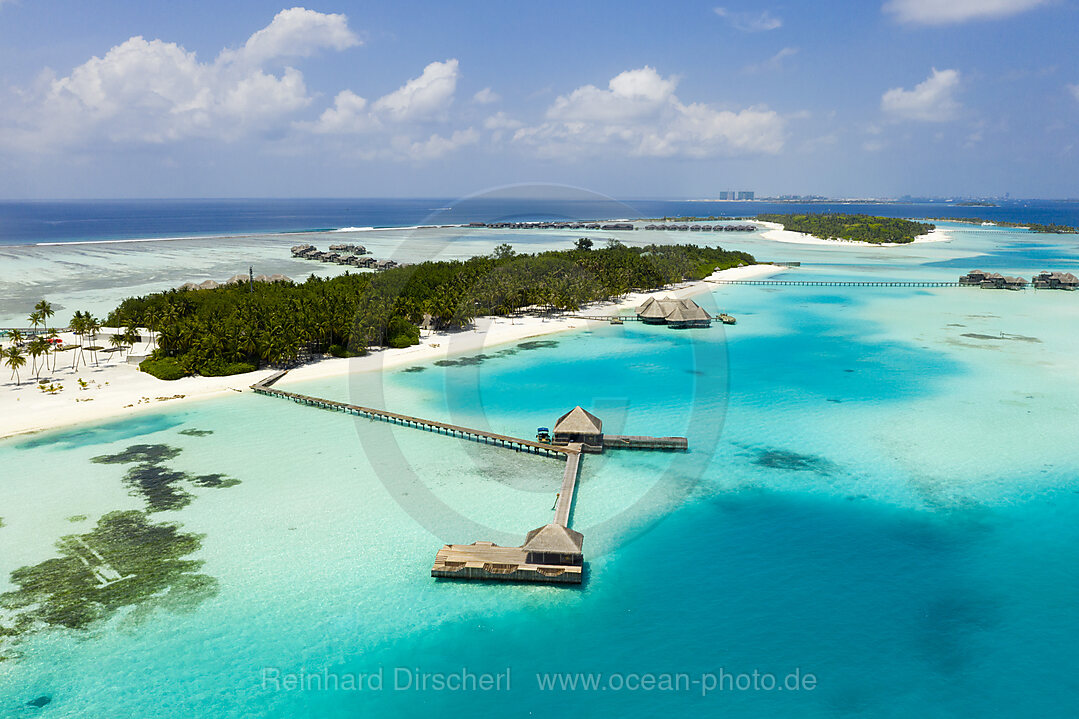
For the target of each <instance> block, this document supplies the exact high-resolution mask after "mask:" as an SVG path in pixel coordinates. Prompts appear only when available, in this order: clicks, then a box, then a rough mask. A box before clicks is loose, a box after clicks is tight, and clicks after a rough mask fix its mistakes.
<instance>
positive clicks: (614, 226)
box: [599, 222, 633, 230]
mask: <svg viewBox="0 0 1079 719" xmlns="http://www.w3.org/2000/svg"><path fill="white" fill-rule="evenodd" d="M599 229H601V230H632V229H633V224H632V223H630V222H612V223H610V224H607V225H602V226H600V228H599Z"/></svg>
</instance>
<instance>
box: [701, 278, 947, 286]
mask: <svg viewBox="0 0 1079 719" xmlns="http://www.w3.org/2000/svg"><path fill="white" fill-rule="evenodd" d="M704 282H711V283H712V284H714V285H757V286H765V287H768V286H773V287H775V286H787V287H795V286H797V287H959V286H960V283H958V282H928V281H921V280H875V281H868V282H859V281H854V280H704Z"/></svg>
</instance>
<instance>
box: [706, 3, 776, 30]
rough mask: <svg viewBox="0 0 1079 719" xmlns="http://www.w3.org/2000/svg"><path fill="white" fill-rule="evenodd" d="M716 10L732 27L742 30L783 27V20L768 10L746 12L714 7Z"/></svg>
mask: <svg viewBox="0 0 1079 719" xmlns="http://www.w3.org/2000/svg"><path fill="white" fill-rule="evenodd" d="M714 11H715V13H716V15H719V16H720V17H721V18H723V19H724V20H726V21H727V22H729V23H730V24H731V26H732V27H734V28H735V29H737V30H741V31H742V32H765V31H767V30H775V29H776V28H780V27H783V21H782V20H780V19H779V18H778V17H776V16H775V15H773V14H772V13H770V12H768V11H767V10H762V11H761V12H746V11H737V10H728V9H727V8H725V7H717V8H714Z"/></svg>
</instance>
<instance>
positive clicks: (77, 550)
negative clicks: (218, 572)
mask: <svg viewBox="0 0 1079 719" xmlns="http://www.w3.org/2000/svg"><path fill="white" fill-rule="evenodd" d="M201 545H202V535H198V534H188V533H183V532H181V531H180V528H179V525H178V524H171V523H161V524H154V523H152V522H151V521H150V520H149V519H148V517H147V515H146V514H144V513H143V512H138V511H134V510H127V511H117V512H110V513H108V514H106V515H105V516H103V517H102V518H101V519H100V520H99V521H98V523H97V526H96V527H95V528H94V529H93V530H91V531H90V532H87V533H86V534H77V535H69V536H67V537H64V538H62V539H61V540H60V541H59V542H57V545H56V546H57V549H58V550H59V553H60V556H59V557H53V558H52V559H47V560H45V561H43V562H41V563H39V564H35V565H33V566H27V567H21V568H20V569H16V570H15V571H13V572H12V573H11V582H12V583H13V584H15V585H16V586H17V587H18V589H15V590H13V591H10V592H6V593H4V594H0V607H2V608H3V609H5V610H7V611H8V612H10V616H12V617H13V618H14V622H13V624H9V626H8V627H6V632H5V633H6V634H8V635H9V636H19V635H21V634H24V633H28V632H31V631H34V630H35V629H38V628H40V627H41V626H42V625H46V626H52V627H65V628H68V629H86V628H88V627H89V626H90V625H91V624H93V623H94V622H96V621H98V620H102V619H106V618H108V617H110V616H112V615H113V614H114V613H115V612H116V611H118V610H120V609H122V608H124V607H137V606H143V607H152V606H158V607H167V608H172V609H184V608H191V607H193V606H194V605H197V604H198V603H199V602H201V601H203V600H205V599H206V598H207V597H209V596H212V595H213V594H215V593H216V591H217V581H216V580H215V579H214V578H213V577H209V576H207V575H203V574H199V573H198V570H199V569H200V568H201V566H202V562H201V561H197V560H192V559H186V557H187V556H188V555H191V554H193V553H194V552H195V551H197V550H198V549H199V548H200V547H201Z"/></svg>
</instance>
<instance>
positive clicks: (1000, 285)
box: [978, 272, 1027, 290]
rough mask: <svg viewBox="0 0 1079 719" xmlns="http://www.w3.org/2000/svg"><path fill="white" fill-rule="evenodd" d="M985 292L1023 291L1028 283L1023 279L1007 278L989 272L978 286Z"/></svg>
mask: <svg viewBox="0 0 1079 719" xmlns="http://www.w3.org/2000/svg"><path fill="white" fill-rule="evenodd" d="M978 286H979V287H981V288H982V289H983V290H1022V289H1026V286H1027V281H1026V280H1025V279H1023V278H1022V277H1006V276H1004V275H1002V274H999V273H997V272H989V273H987V274H986V275H985V277H984V278H983V279H982V281H981V282H980V283H979V284H978Z"/></svg>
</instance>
